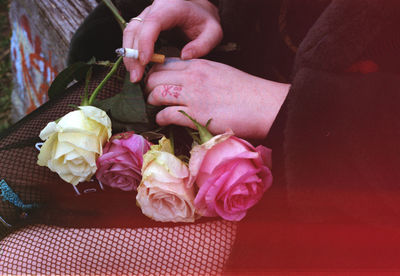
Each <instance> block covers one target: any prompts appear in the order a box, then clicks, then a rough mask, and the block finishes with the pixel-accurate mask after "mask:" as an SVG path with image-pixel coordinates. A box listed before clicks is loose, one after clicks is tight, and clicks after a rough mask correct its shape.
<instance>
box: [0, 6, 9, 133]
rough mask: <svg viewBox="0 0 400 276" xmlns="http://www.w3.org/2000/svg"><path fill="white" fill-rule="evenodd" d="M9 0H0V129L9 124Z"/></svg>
mask: <svg viewBox="0 0 400 276" xmlns="http://www.w3.org/2000/svg"><path fill="white" fill-rule="evenodd" d="M10 2H11V1H10V0H0V131H3V130H4V129H6V128H8V127H9V125H10V110H11V91H12V81H11V80H12V75H11V60H10V36H11V31H10V24H9V19H8V10H9V6H10Z"/></svg>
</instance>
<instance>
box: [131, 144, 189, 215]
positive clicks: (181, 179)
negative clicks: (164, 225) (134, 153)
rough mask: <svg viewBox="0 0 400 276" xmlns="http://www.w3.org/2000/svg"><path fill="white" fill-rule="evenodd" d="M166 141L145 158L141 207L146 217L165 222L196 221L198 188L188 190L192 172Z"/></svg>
mask: <svg viewBox="0 0 400 276" xmlns="http://www.w3.org/2000/svg"><path fill="white" fill-rule="evenodd" d="M169 145H170V142H169V140H168V139H165V138H162V139H161V141H160V145H154V146H152V147H151V149H150V150H149V151H148V152H147V153H146V154H145V155H144V156H143V167H142V182H141V183H140V185H139V187H138V189H137V191H138V193H137V196H136V200H137V204H138V205H139V207H140V208H141V209H142V212H143V214H144V215H146V216H148V217H150V218H152V219H154V220H156V221H162V222H168V221H170V222H193V221H195V218H196V215H195V208H194V188H193V187H190V188H188V186H189V185H188V181H189V169H188V167H187V165H186V164H185V163H183V162H182V161H181V160H179V159H178V158H177V157H176V156H175V155H173V154H172V150H171V148H170V146H169Z"/></svg>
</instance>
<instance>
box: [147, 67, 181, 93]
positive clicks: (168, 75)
mask: <svg viewBox="0 0 400 276" xmlns="http://www.w3.org/2000/svg"><path fill="white" fill-rule="evenodd" d="M184 81H185V73H184V72H180V73H177V72H176V71H157V72H154V73H151V74H150V75H149V77H148V79H147V85H146V91H147V92H148V93H149V92H151V91H153V90H154V89H155V88H156V87H157V86H161V85H164V84H172V85H180V86H183V84H184Z"/></svg>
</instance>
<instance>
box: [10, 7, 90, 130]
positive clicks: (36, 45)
mask: <svg viewBox="0 0 400 276" xmlns="http://www.w3.org/2000/svg"><path fill="white" fill-rule="evenodd" d="M96 5H97V2H96V1H95V0H63V1H54V0H35V1H31V0H13V1H12V2H11V6H10V25H11V30H12V35H11V60H12V66H13V76H14V77H13V78H14V79H13V84H14V87H13V93H12V105H13V109H12V112H11V118H12V121H13V122H15V121H17V120H18V119H20V118H21V117H23V116H24V115H26V114H27V113H29V112H31V111H33V110H35V109H36V108H37V107H39V106H40V105H42V104H43V103H44V102H46V101H47V90H48V87H49V85H50V84H51V82H52V80H53V79H54V77H55V76H56V74H57V73H58V72H60V71H61V70H63V69H64V68H65V66H66V58H67V53H68V47H69V42H70V40H71V37H72V35H73V34H74V32H75V30H76V29H77V28H78V27H79V25H80V24H81V23H82V22H83V20H84V18H85V17H86V16H87V15H88V14H89V12H90V11H91V10H93V8H94V7H95V6H96Z"/></svg>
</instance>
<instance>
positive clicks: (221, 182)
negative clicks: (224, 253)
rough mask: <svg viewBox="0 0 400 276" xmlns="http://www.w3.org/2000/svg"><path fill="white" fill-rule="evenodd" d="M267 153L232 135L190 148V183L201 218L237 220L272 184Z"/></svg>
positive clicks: (218, 137) (228, 133)
mask: <svg viewBox="0 0 400 276" xmlns="http://www.w3.org/2000/svg"><path fill="white" fill-rule="evenodd" d="M269 167H271V150H270V149H268V148H266V147H264V146H258V147H257V148H254V147H253V146H252V145H251V144H249V143H248V142H246V141H245V140H242V139H239V138H237V137H235V136H233V133H232V132H227V133H224V134H222V135H217V136H215V137H213V138H212V139H211V140H209V141H207V142H205V143H204V144H201V145H197V146H195V147H193V149H192V151H191V157H190V162H189V169H190V173H191V182H190V183H193V182H195V183H196V184H197V186H198V187H199V191H198V193H197V196H196V198H195V200H194V203H195V207H196V211H197V212H198V213H199V214H201V215H203V216H209V217H212V216H220V217H222V218H223V219H226V220H231V221H239V220H241V219H242V218H243V217H244V216H245V215H246V212H247V210H248V209H249V208H251V207H252V206H254V205H255V204H256V203H257V202H258V201H259V200H260V199H261V197H262V196H263V194H264V192H265V191H266V190H267V189H268V188H269V187H270V186H271V184H272V175H271V171H270V169H269Z"/></svg>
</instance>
